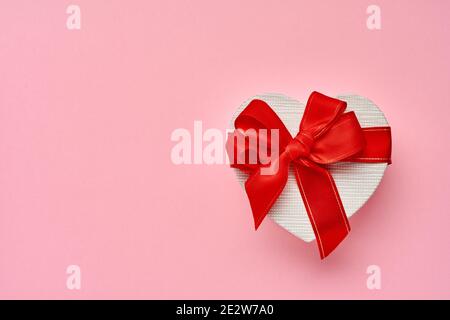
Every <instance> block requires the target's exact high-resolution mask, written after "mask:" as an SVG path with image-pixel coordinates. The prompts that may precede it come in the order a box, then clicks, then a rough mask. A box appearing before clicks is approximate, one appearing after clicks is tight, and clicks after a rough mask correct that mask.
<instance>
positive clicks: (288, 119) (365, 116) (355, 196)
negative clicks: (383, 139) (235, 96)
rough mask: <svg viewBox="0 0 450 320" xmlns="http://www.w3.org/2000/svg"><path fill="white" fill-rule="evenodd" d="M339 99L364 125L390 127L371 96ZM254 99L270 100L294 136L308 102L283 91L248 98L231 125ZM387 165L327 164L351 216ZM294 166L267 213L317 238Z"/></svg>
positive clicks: (292, 230) (244, 175) (242, 174)
mask: <svg viewBox="0 0 450 320" xmlns="http://www.w3.org/2000/svg"><path fill="white" fill-rule="evenodd" d="M336 99H339V100H342V101H345V102H346V103H347V108H346V112H348V111H353V112H354V113H355V114H356V117H357V120H358V122H359V124H360V126H361V128H372V127H378V128H380V127H386V128H388V122H387V120H386V118H385V116H384V114H383V112H382V111H381V110H380V109H379V108H378V107H377V106H376V105H375V104H374V103H373V102H372V101H370V100H369V99H367V98H365V97H362V96H358V95H353V94H351V95H340V96H338V97H336ZM254 100H262V101H264V102H265V103H267V104H268V105H269V106H270V108H271V109H272V110H273V111H274V112H275V113H276V115H278V117H279V118H280V119H281V121H282V122H283V123H284V125H285V127H286V128H287V129H288V131H289V132H290V134H291V135H292V137H295V136H296V134H297V132H298V131H299V124H300V121H301V120H302V116H303V113H304V111H305V107H306V105H305V104H304V103H301V102H299V101H297V100H295V99H292V98H290V97H287V96H285V95H282V94H262V95H257V96H254V97H252V98H250V99H248V100H247V101H246V102H244V103H243V104H242V105H241V106H240V107H239V108H238V109H237V110H236V112H235V113H234V115H233V118H232V121H231V127H232V129H234V125H235V120H236V118H237V117H238V116H239V115H240V114H241V113H242V111H243V110H244V109H245V108H246V107H247V106H248V105H249V104H250V103H251V102H252V101H254ZM389 150H390V131H389ZM389 152H390V151H389ZM387 165H388V163H387V162H379V163H364V162H346V161H345V160H344V161H340V162H336V163H332V164H326V165H324V167H325V168H326V169H327V170H328V171H329V173H330V174H331V176H332V177H333V179H334V183H335V185H336V188H337V190H338V193H339V196H340V199H341V201H342V205H343V207H344V209H345V214H346V216H347V217H348V218H349V217H351V216H352V215H353V214H355V213H356V212H357V211H358V210H359V209H360V208H361V207H362V206H363V205H364V203H365V202H366V201H367V200H368V199H369V198H370V197H371V196H372V194H373V193H374V191H375V190H376V188H377V186H378V185H379V183H380V181H381V179H382V178H383V175H384V172H385V170H386V167H387ZM234 170H235V172H236V175H237V178H238V181H239V183H240V184H241V185H242V186H245V183H246V181H247V180H248V178H249V174H248V173H246V172H244V171H241V170H239V169H234ZM293 170H294V169H293V168H292V167H290V168H289V175H288V179H287V183H286V185H285V187H284V189H283V191H282V192H281V194H280V195H279V196H278V198H277V200H276V201H275V203H274V204H273V205H272V207H271V208H270V210H269V211H268V216H269V217H270V218H271V219H272V220H273V221H275V222H276V223H277V224H279V225H280V226H281V227H283V228H284V229H286V230H287V231H289V232H290V233H292V234H293V235H295V236H296V237H298V238H300V239H302V240H304V241H306V242H310V241H312V240H314V239H315V233H314V230H313V227H312V224H311V221H310V218H309V216H308V213H307V210H306V208H305V205H304V202H303V201H302V196H301V194H300V190H299V186H298V183H297V181H296V177H295V175H294V172H293ZM322 258H323V257H322Z"/></svg>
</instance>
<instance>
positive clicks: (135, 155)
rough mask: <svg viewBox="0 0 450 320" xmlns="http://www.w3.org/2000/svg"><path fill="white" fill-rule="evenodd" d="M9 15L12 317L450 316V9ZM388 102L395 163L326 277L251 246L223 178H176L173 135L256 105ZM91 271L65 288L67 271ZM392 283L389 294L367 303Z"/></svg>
mask: <svg viewBox="0 0 450 320" xmlns="http://www.w3.org/2000/svg"><path fill="white" fill-rule="evenodd" d="M71 3H72V2H68V1H57V0H54V1H32V0H29V1H18V0H14V1H13V0H2V1H1V4H0V297H2V298H75V299H77V298H295V299H302V298H364V299H365V298H375V299H377V298H450V276H449V273H450V250H449V244H450V232H449V230H448V228H449V227H450V212H449V207H450V206H449V204H450V200H449V181H450V170H449V163H448V158H449V156H450V153H449V147H448V143H449V142H448V139H449V133H448V127H449V125H450V121H449V117H450V111H449V110H450V90H449V83H450V59H449V57H450V42H449V36H450V16H449V12H450V2H449V1H445V0H442V1H437V0H436V1H378V0H377V1H376V2H374V3H375V4H378V5H379V6H380V7H381V14H382V29H381V30H379V31H370V30H368V29H367V28H366V17H367V14H366V8H367V6H368V5H370V4H372V1H363V0H360V1H337V0H336V1H320V2H319V1H313V0H311V1H299V0H292V1H279V0H273V1H260V0H258V1H242V0H236V1H235V0H233V1H230V0H227V1H206V0H205V1H181V0H180V1H167V0H161V1H125V0H123V1H111V0H108V1H106V0H105V1H99V0H95V1H92V0H90V1H87V0H86V1H81V0H77V1H75V0H74V1H73V3H74V4H78V5H79V6H80V7H81V18H82V27H81V30H80V31H69V30H68V29H67V28H66V18H67V14H66V13H65V11H66V7H67V6H68V5H69V4H71ZM312 90H318V91H321V92H323V93H326V94H329V95H337V94H339V93H348V92H353V93H358V94H361V95H364V96H367V97H369V98H370V99H372V100H374V101H375V102H376V103H377V104H378V105H379V106H380V107H381V108H382V109H383V111H384V112H385V114H386V116H387V118H388V121H389V122H390V124H391V126H392V128H393V135H394V152H393V160H394V163H393V165H392V166H390V167H389V168H388V170H387V172H386V175H385V178H384V180H383V181H382V183H381V185H380V187H379V189H378V190H377V191H376V193H375V194H374V196H373V197H372V198H371V199H370V200H369V202H368V203H367V204H366V205H365V206H364V207H363V208H362V209H361V211H360V212H359V213H358V214H357V215H356V216H354V217H353V218H352V219H351V221H350V222H351V225H352V228H353V229H352V232H351V234H350V236H349V237H348V238H347V239H346V240H345V241H344V242H343V243H342V245H341V246H340V247H339V248H338V249H337V250H336V251H335V252H334V253H333V254H332V255H331V256H330V257H329V258H327V259H326V260H325V261H321V260H320V259H319V256H318V252H317V247H316V244H315V243H310V244H306V243H304V242H302V241H300V240H298V239H297V238H295V237H294V236H292V235H290V234H289V233H287V232H284V231H283V230H282V229H281V228H280V227H278V226H277V225H275V224H274V223H273V222H271V221H266V222H265V223H264V224H263V225H262V227H261V229H260V230H259V231H258V232H254V231H253V227H252V219H251V213H250V208H249V204H248V202H247V199H246V196H245V194H244V193H243V191H242V189H241V187H240V186H239V184H238V183H237V181H236V179H235V176H234V173H233V171H232V170H231V169H229V168H228V167H227V166H225V165H213V166H206V165H191V166H175V165H174V164H172V162H171V159H170V150H171V148H172V147H173V145H174V143H173V142H171V141H170V134H171V132H172V131H173V130H174V129H176V128H182V127H184V128H188V129H189V130H192V128H193V121H194V120H202V121H203V124H204V127H205V128H212V127H213V128H223V129H225V128H226V127H227V125H228V122H229V119H230V117H231V115H232V114H233V112H234V111H235V109H236V108H237V107H238V106H239V104H240V103H241V102H243V101H244V100H245V99H247V98H248V97H250V96H252V95H254V94H258V93H264V92H281V93H285V94H287V95H289V96H292V97H296V98H298V99H299V100H302V101H305V100H306V98H307V97H308V95H309V93H310V92H311V91H312ZM71 264H76V265H79V266H80V267H81V270H82V288H81V290H79V291H77V290H73V291H71V290H68V289H67V288H66V277H67V276H66V267H67V266H68V265H71ZM371 264H376V265H379V266H380V268H381V272H382V289H381V290H378V291H377V290H373V291H371V290H368V289H367V287H366V278H367V275H366V268H367V266H369V265H371Z"/></svg>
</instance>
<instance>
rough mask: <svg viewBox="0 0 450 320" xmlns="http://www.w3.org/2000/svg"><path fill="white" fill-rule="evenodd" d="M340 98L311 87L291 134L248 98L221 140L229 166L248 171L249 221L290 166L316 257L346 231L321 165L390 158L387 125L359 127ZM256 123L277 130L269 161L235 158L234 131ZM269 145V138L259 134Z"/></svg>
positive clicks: (261, 213)
mask: <svg viewBox="0 0 450 320" xmlns="http://www.w3.org/2000/svg"><path fill="white" fill-rule="evenodd" d="M346 107H347V103H346V102H345V101H341V100H338V99H334V98H330V97H327V96H325V95H323V94H321V93H318V92H313V93H312V94H311V95H310V97H309V99H308V102H307V104H306V108H305V112H304V114H303V119H302V121H301V123H300V130H299V133H298V134H297V135H296V136H295V137H292V136H291V134H290V133H289V131H288V130H287V129H286V127H285V126H284V124H283V122H282V121H281V120H280V118H279V117H278V116H277V115H276V113H275V112H274V111H273V110H272V109H271V108H270V106H269V105H268V104H267V103H265V102H264V101H261V100H253V101H252V102H250V104H249V105H248V106H247V107H246V108H245V109H244V110H243V111H242V112H241V113H240V114H239V116H238V117H237V118H236V120H235V128H236V129H238V130H236V131H235V132H234V134H233V135H232V136H231V138H229V139H228V141H227V151H228V155H229V157H230V158H231V167H233V168H238V169H240V170H242V171H246V172H248V173H249V174H250V176H249V178H248V179H247V181H246V182H245V190H246V192H247V195H248V198H249V200H250V205H251V208H252V212H253V217H254V221H255V229H257V228H258V227H259V225H260V224H261V222H262V221H263V219H264V217H265V216H266V215H267V213H268V212H269V210H270V208H271V207H272V205H273V204H274V203H275V201H276V200H277V198H278V197H279V195H280V194H281V192H282V191H283V189H284V186H285V185H286V182H287V178H288V173H289V167H290V166H292V167H293V169H294V172H295V178H296V181H297V184H298V187H299V189H300V193H301V196H302V199H303V203H304V205H305V208H306V211H307V213H308V216H309V219H310V221H311V225H312V227H313V230H314V233H315V235H316V239H317V243H318V246H319V250H320V257H321V258H322V259H323V258H325V257H326V256H328V255H329V254H330V253H331V252H332V251H333V250H334V249H335V248H336V246H337V245H338V244H339V243H340V242H341V241H342V240H343V239H344V238H345V237H346V235H347V234H348V232H349V231H350V225H349V223H348V220H347V216H346V214H345V211H344V207H343V205H342V202H341V199H340V197H339V193H338V190H337V188H336V185H335V183H334V180H333V177H332V176H331V174H330V173H329V172H328V170H327V169H326V168H325V167H324V165H326V164H330V163H334V162H338V161H353V162H370V163H379V162H386V163H391V160H390V157H391V131H390V128H389V127H371V128H361V127H360V125H359V122H358V119H357V118H356V115H355V113H354V112H347V113H344V111H345V109H346ZM249 129H254V130H250V131H252V132H256V135H259V132H261V130H260V129H266V130H268V131H270V130H273V129H278V130H279V156H278V157H277V158H276V159H271V161H270V163H269V164H263V163H262V162H261V161H259V159H258V161H257V162H256V163H254V164H250V163H236V161H235V157H234V155H237V153H238V152H242V151H243V152H248V144H246V149H245V150H237V144H236V139H235V137H236V136H237V135H242V134H243V133H242V132H244V133H245V132H246V131H247V132H249ZM265 143H266V144H267V148H268V150H270V146H271V141H270V138H269V139H266V140H265ZM270 167H274V168H275V167H276V168H277V170H273V174H270V175H267V174H261V169H262V168H270Z"/></svg>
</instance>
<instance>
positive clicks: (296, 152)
mask: <svg viewBox="0 0 450 320" xmlns="http://www.w3.org/2000/svg"><path fill="white" fill-rule="evenodd" d="M313 144H314V138H313V137H312V136H311V135H310V134H308V133H306V132H302V131H301V132H299V133H297V135H296V136H295V137H294V138H293V139H292V140H291V141H290V142H289V144H288V145H287V146H286V149H285V150H284V151H285V152H287V153H288V154H289V158H290V159H291V161H296V160H299V159H301V158H308V157H309V155H310V153H311V148H312V146H313Z"/></svg>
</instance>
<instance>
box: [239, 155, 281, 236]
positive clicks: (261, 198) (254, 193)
mask: <svg viewBox="0 0 450 320" xmlns="http://www.w3.org/2000/svg"><path fill="white" fill-rule="evenodd" d="M288 172H289V160H288V159H287V157H286V156H285V155H281V157H280V158H279V159H277V160H275V161H273V163H272V164H271V166H270V167H261V168H259V169H258V170H256V171H255V172H254V173H253V174H252V175H251V176H250V177H249V178H248V180H247V181H246V182H245V191H246V193H247V196H248V199H249V202H250V206H251V208H252V213H253V219H254V222H255V230H257V229H258V227H259V226H260V225H261V223H262V221H263V220H264V218H265V216H266V215H267V213H268V212H269V210H270V208H272V206H273V204H274V203H275V201H276V200H277V199H278V197H279V196H280V194H281V192H282V191H283V189H284V187H285V185H286V182H287V179H288Z"/></svg>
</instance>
